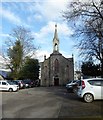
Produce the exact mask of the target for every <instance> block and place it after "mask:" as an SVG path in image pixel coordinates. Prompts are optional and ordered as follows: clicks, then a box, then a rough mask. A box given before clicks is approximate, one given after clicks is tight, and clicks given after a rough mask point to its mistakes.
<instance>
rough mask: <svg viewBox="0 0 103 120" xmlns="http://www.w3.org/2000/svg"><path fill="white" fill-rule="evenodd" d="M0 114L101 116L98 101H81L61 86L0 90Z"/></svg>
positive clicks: (37, 116) (12, 115) (3, 115)
mask: <svg viewBox="0 0 103 120" xmlns="http://www.w3.org/2000/svg"><path fill="white" fill-rule="evenodd" d="M0 95H1V96H2V118H84V117H90V118H91V117H93V118H101V115H102V113H101V112H102V110H101V106H102V102H103V101H94V102H93V103H85V102H83V101H82V100H81V99H80V98H78V97H77V96H76V95H75V94H74V93H68V92H67V91H66V89H65V87H35V88H30V89H23V90H19V91H18V92H11V93H10V92H3V93H2V92H0Z"/></svg>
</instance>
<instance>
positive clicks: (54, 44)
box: [53, 24, 59, 52]
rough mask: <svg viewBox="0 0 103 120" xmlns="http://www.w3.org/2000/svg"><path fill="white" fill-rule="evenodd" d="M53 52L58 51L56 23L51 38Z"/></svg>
mask: <svg viewBox="0 0 103 120" xmlns="http://www.w3.org/2000/svg"><path fill="white" fill-rule="evenodd" d="M53 52H59V39H58V33H57V24H56V25H55V32H54V38H53Z"/></svg>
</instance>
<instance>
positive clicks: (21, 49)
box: [5, 27, 36, 79]
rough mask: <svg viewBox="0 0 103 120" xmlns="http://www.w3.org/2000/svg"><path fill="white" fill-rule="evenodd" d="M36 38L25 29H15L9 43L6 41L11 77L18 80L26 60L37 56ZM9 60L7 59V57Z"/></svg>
mask: <svg viewBox="0 0 103 120" xmlns="http://www.w3.org/2000/svg"><path fill="white" fill-rule="evenodd" d="M33 40H34V38H33V37H32V35H31V32H30V31H29V30H27V29H26V28H24V27H17V28H15V29H13V31H12V33H11V34H10V37H9V38H8V41H6V46H7V55H6V56H8V57H9V62H8V63H7V66H8V68H9V69H10V70H11V74H10V77H13V78H14V79H16V78H18V74H19V72H20V70H21V68H22V66H23V64H24V62H25V58H26V57H27V56H28V57H30V58H31V57H32V56H33V55H34V54H35V50H36V47H35V46H34V43H33ZM5 58H7V57H5Z"/></svg>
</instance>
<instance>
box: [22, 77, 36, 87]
mask: <svg viewBox="0 0 103 120" xmlns="http://www.w3.org/2000/svg"><path fill="white" fill-rule="evenodd" d="M23 82H24V84H25V85H26V88H31V87H33V86H34V83H33V81H32V80H30V79H25V80H23Z"/></svg>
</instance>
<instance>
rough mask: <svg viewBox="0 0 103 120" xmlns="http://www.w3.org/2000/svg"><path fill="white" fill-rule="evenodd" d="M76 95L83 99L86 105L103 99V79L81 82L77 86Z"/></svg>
mask: <svg viewBox="0 0 103 120" xmlns="http://www.w3.org/2000/svg"><path fill="white" fill-rule="evenodd" d="M77 95H78V96H79V97H80V98H83V99H84V101H85V102H87V103H90V102H92V101H93V100H97V99H103V78H90V79H83V80H81V85H80V86H78V91H77Z"/></svg>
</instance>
